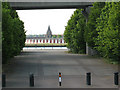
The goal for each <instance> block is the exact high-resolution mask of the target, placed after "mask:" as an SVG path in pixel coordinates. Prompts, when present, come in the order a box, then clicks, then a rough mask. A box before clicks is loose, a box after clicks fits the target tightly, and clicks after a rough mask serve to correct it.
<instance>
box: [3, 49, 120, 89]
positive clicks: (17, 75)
mask: <svg viewBox="0 0 120 90" xmlns="http://www.w3.org/2000/svg"><path fill="white" fill-rule="evenodd" d="M66 51H67V50H35V49H32V50H30V49H26V50H23V52H22V53H21V54H20V55H18V56H15V58H13V60H12V64H10V65H8V66H6V68H7V70H6V71H5V74H6V87H9V88H13V87H14V88H28V87H30V86H29V75H30V73H33V74H34V82H35V86H34V87H35V88H117V87H118V86H117V85H114V72H117V71H118V66H117V65H111V64H107V63H105V62H104V61H103V60H102V59H100V58H95V57H92V56H88V55H85V54H70V53H66ZM59 72H61V73H62V86H59V82H58V73H59ZM87 72H91V83H92V85H86V73H87Z"/></svg>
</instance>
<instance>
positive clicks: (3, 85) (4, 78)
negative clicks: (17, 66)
mask: <svg viewBox="0 0 120 90" xmlns="http://www.w3.org/2000/svg"><path fill="white" fill-rule="evenodd" d="M2 87H6V75H5V74H2Z"/></svg>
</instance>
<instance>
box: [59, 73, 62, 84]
mask: <svg viewBox="0 0 120 90" xmlns="http://www.w3.org/2000/svg"><path fill="white" fill-rule="evenodd" d="M61 81H62V78H61V73H60V72H59V86H61Z"/></svg>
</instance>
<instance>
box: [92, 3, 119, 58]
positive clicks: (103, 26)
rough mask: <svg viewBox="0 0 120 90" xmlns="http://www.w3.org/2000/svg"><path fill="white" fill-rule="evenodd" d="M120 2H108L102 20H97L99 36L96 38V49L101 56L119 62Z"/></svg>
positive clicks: (103, 10)
mask: <svg viewBox="0 0 120 90" xmlns="http://www.w3.org/2000/svg"><path fill="white" fill-rule="evenodd" d="M119 4H120V2H109V3H108V2H106V4H105V7H104V8H103V9H102V13H101V15H100V18H98V19H97V28H96V30H97V32H98V36H97V37H96V38H94V42H95V44H96V47H95V48H96V49H97V50H98V51H99V52H100V54H101V56H103V57H106V58H109V59H113V60H118V56H119V51H118V50H119V46H120V39H119V34H118V33H119V32H118V31H119V29H120V12H119V11H120V6H119Z"/></svg>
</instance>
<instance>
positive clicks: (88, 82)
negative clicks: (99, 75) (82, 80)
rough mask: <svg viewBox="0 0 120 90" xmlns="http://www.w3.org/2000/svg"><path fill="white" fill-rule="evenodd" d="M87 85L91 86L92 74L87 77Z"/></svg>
mask: <svg viewBox="0 0 120 90" xmlns="http://www.w3.org/2000/svg"><path fill="white" fill-rule="evenodd" d="M86 84H87V85H91V73H90V72H88V73H87V76H86Z"/></svg>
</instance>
